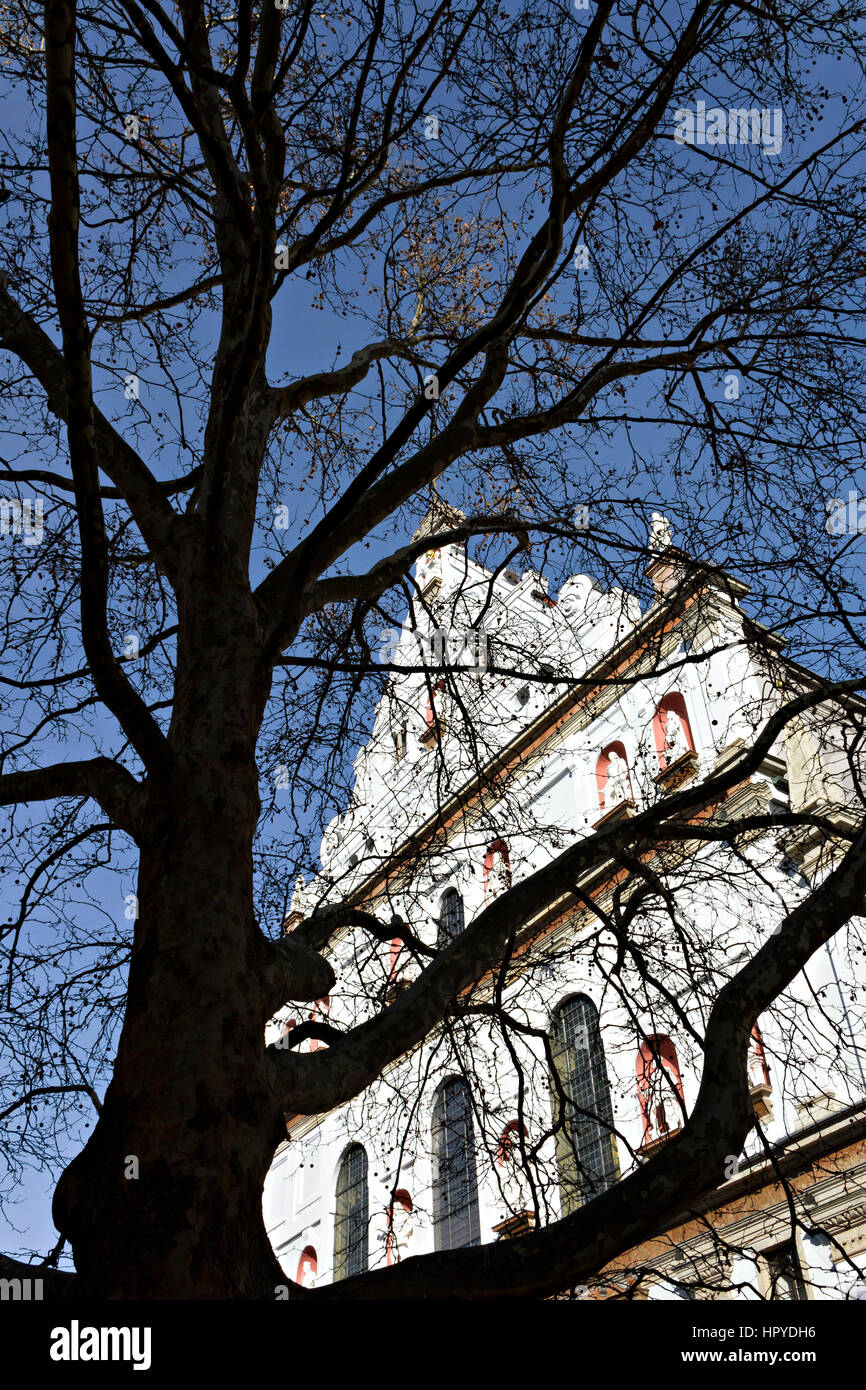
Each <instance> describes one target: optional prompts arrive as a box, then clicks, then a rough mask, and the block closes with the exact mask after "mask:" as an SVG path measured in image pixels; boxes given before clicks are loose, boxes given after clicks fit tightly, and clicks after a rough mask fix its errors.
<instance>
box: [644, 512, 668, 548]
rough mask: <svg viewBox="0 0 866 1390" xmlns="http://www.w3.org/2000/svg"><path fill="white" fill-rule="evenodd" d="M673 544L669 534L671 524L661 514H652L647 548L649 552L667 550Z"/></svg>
mask: <svg viewBox="0 0 866 1390" xmlns="http://www.w3.org/2000/svg"><path fill="white" fill-rule="evenodd" d="M673 543H674V538H673V535H672V534H671V524H670V522H669V521H668V519H667V517H666V516H665V515H664V513H663V512H653V514H652V522H651V523H650V533H649V547H650V550H653V551H655V552H656V553H658V552H659V551H661V550H667V549H668V548H669V546H672V545H673Z"/></svg>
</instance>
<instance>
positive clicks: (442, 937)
mask: <svg viewBox="0 0 866 1390" xmlns="http://www.w3.org/2000/svg"><path fill="white" fill-rule="evenodd" d="M465 926H466V920H465V918H464V916H463V899H462V898H461V896H460V894H459V893H458V892H457V889H456V888H448V889H446V891H445V892H444V893H443V894H442V901H441V903H440V904H439V931H438V933H437V939H436V944H437V946H438V947H439V949H440V951H441V950H443V949H444V948H445V947H446V946H450V945H451V942H452V941H454V940H456V938H457V937H458V936H459V935H460V933H461V932H462V931H463V930H464V928H465Z"/></svg>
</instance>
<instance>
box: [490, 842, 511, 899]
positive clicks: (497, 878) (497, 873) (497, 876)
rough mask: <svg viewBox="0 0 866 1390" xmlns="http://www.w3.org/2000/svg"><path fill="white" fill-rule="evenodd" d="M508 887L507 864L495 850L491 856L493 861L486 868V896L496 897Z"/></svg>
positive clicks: (509, 885)
mask: <svg viewBox="0 0 866 1390" xmlns="http://www.w3.org/2000/svg"><path fill="white" fill-rule="evenodd" d="M510 887H511V884H510V882H509V874H508V865H507V864H506V863H505V860H504V858H503V856H502V855H501V854H500V853H499V851H498V850H497V852H496V853H495V854H494V856H493V862H492V863H491V865H490V868H489V869H488V870H487V897H488V899H491V900H492V899H493V898H498V897H499V895H500V893H505V892H507V890H508V889H509V888H510Z"/></svg>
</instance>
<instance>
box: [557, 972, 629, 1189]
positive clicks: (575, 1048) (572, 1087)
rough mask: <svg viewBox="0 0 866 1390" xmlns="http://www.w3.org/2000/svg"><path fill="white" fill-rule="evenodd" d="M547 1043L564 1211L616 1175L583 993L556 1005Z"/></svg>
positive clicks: (594, 1020)
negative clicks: (553, 1074) (551, 1058)
mask: <svg viewBox="0 0 866 1390" xmlns="http://www.w3.org/2000/svg"><path fill="white" fill-rule="evenodd" d="M550 1045H551V1052H552V1054H553V1065H554V1068H555V1071H556V1077H554V1078H552V1083H553V1084H552V1089H553V1113H554V1117H555V1120H556V1121H560V1123H559V1127H558V1128H557V1133H556V1157H557V1164H558V1167H559V1181H560V1185H561V1188H562V1208H563V1212H564V1213H565V1214H566V1215H568V1213H569V1212H572V1211H576V1210H577V1208H578V1207H581V1206H583V1205H584V1203H585V1202H588V1201H590V1200H591V1198H593V1197H597V1196H598V1194H599V1193H600V1192H603V1191H604V1190H605V1188H607V1187H610V1186H611V1185H612V1184H613V1183H615V1182H617V1181H618V1180H619V1159H618V1156H617V1149H616V1138H615V1136H614V1134H613V1132H612V1127H613V1105H612V1103H611V1098H610V1082H609V1081H608V1077H607V1064H606V1062H605V1059H604V1048H603V1047H602V1042H601V1032H600V1030H599V1026H598V1012H597V1010H596V1007H595V1005H594V1004H593V1002H592V1000H591V999H588V998H587V997H586V995H585V994H576V995H574V996H573V997H572V998H571V999H566V1000H564V1002H563V1003H562V1004H560V1005H559V1007H558V1008H557V1010H556V1012H555V1013H554V1016H553V1022H552V1026H551V1030H550ZM557 1078H558V1081H559V1086H561V1088H562V1091H563V1092H564V1095H565V1104H564V1106H563V1105H562V1102H561V1099H560V1096H559V1091H558V1088H557V1086H556V1084H555V1083H556V1079H557ZM563 1111H564V1113H563Z"/></svg>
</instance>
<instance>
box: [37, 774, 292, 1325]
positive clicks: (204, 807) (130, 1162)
mask: <svg viewBox="0 0 866 1390" xmlns="http://www.w3.org/2000/svg"><path fill="white" fill-rule="evenodd" d="M244 761H245V763H246V766H245V767H243V768H242V769H240V768H239V767H238V766H237V765H236V763H235V765H232V763H233V760H232V759H228V760H225V761H224V762H223V765H222V766H219V762H218V760H215V759H213V758H211V759H208V760H207V761H206V763H205V761H204V760H199V763H198V766H196V763H195V760H193V759H190V758H186V759H184V762H183V767H182V768H181V769H180V770H179V771H178V773H177V775H176V776H173V778H172V785H171V786H170V787H168V788H166V789H165V790H164V791H163V792H162V793H161V794H160V795H159V797H158V799H157V798H154V796H153V794H151V801H152V802H154V801H156V804H154V805H153V808H152V814H151V815H150V817H149V823H148V827H147V831H146V839H145V841H144V843H143V845H142V851H141V860H140V870H139V886H138V895H139V908H140V918H139V920H138V922H137V924H136V932H135V946H134V949H133V953H132V959H131V964H130V974H129V1000H128V1006H127V1010H126V1016H125V1021H124V1024H123V1030H122V1033H121V1038H120V1044H119V1049H118V1055H117V1062H116V1067H115V1071H114V1076H113V1079H112V1081H111V1084H110V1086H109V1088H108V1091H107V1093H106V1096H105V1102H104V1109H103V1113H102V1115H101V1116H100V1118H99V1120H98V1122H97V1125H96V1128H95V1130H94V1132H93V1134H92V1135H91V1137H90V1139H89V1141H88V1143H87V1145H86V1146H85V1148H84V1149H83V1151H82V1152H81V1153H80V1154H79V1155H78V1156H77V1157H76V1158H75V1159H74V1160H73V1162H72V1163H71V1164H70V1165H69V1167H68V1168H67V1169H66V1171H65V1172H64V1174H63V1176H62V1178H61V1180H60V1183H59V1185H58V1188H57V1192H56V1194H55V1199H54V1214H55V1220H56V1222H57V1225H58V1227H59V1229H60V1230H61V1232H62V1233H63V1234H64V1235H66V1236H67V1238H68V1239H69V1241H70V1243H71V1247H72V1252H73V1256H74V1259H75V1266H76V1270H77V1278H76V1280H75V1287H74V1290H73V1296H76V1297H78V1296H83V1297H93V1298H129V1299H147V1298H168V1299H172V1298H176V1299H203V1298H234V1299H237V1298H253V1299H255V1298H268V1297H270V1298H273V1297H274V1288H275V1285H277V1284H279V1283H281V1282H282V1283H284V1282H285V1276H284V1275H283V1274H282V1271H281V1270H280V1267H279V1264H278V1263H277V1261H276V1259H275V1257H274V1255H273V1253H272V1251H271V1247H270V1244H269V1242H268V1239H267V1236H266V1233H265V1229H264V1222H263V1217H262V1207H261V1196H262V1185H263V1182H264V1178H265V1174H266V1172H267V1170H268V1166H269V1163H270V1161H271V1158H272V1156H273V1150H274V1147H275V1142H276V1140H277V1138H278V1125H279V1119H280V1116H279V1111H278V1109H276V1108H275V1103H274V1096H273V1093H272V1091H271V1090H270V1089H269V1087H268V1085H267V1083H266V1079H265V1068H264V1055H263V1054H264V1024H265V1021H266V1017H265V1015H266V1013H267V1012H268V1010H267V1009H266V1006H265V998H264V993H263V990H262V988H261V982H260V980H259V978H258V974H257V970H256V959H257V955H256V950H255V943H256V941H257V938H258V928H257V926H256V924H255V922H254V920H253V909H252V902H253V897H252V841H253V835H254V831H255V826H256V820H257V816H258V811H259V801H258V790H257V779H256V769H255V764H254V762H253V760H252V758H251V757H250V758H248V759H244ZM226 762H227V763H228V764H229V765H226ZM215 763H216V768H215Z"/></svg>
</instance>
